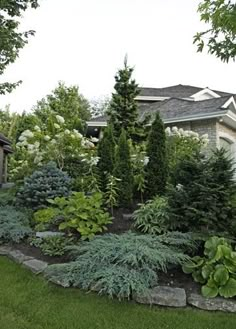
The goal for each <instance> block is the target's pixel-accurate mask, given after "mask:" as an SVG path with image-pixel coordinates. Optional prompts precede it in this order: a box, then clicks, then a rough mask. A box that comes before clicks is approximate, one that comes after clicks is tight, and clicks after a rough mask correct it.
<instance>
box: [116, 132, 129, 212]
mask: <svg viewBox="0 0 236 329" xmlns="http://www.w3.org/2000/svg"><path fill="white" fill-rule="evenodd" d="M114 176H115V177H116V178H118V179H119V181H118V182H117V187H118V203H119V205H120V206H121V207H130V206H131V205H132V200H133V186H134V177H133V170H132V165H131V158H130V148H129V144H128V140H127V136H126V132H125V130H124V129H122V130H121V135H120V138H119V142H118V147H117V151H116V163H115V168H114Z"/></svg>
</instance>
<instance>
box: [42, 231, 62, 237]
mask: <svg viewBox="0 0 236 329" xmlns="http://www.w3.org/2000/svg"><path fill="white" fill-rule="evenodd" d="M63 235H65V233H63V232H53V231H45V232H36V238H41V239H44V238H47V237H49V236H63Z"/></svg>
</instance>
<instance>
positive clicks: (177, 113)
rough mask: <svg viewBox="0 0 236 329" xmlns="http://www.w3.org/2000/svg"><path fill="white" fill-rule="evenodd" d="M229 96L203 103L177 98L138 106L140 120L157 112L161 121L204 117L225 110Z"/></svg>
mask: <svg viewBox="0 0 236 329" xmlns="http://www.w3.org/2000/svg"><path fill="white" fill-rule="evenodd" d="M228 99H229V96H225V97H219V98H211V99H207V100H203V101H198V102H194V101H190V100H183V99H179V98H170V99H167V100H165V101H163V102H155V103H153V104H151V105H149V106H147V105H146V104H145V105H144V106H142V105H140V108H139V111H140V118H141V119H142V118H144V117H145V115H153V114H155V113H156V112H159V113H160V115H161V117H162V119H163V120H167V119H174V118H178V117H179V118H181V117H183V116H194V115H201V114H202V115H204V114H207V113H209V114H210V113H212V112H214V113H216V112H219V113H220V112H221V111H222V110H225V109H223V108H222V106H223V105H224V104H225V103H226V102H227V100H228Z"/></svg>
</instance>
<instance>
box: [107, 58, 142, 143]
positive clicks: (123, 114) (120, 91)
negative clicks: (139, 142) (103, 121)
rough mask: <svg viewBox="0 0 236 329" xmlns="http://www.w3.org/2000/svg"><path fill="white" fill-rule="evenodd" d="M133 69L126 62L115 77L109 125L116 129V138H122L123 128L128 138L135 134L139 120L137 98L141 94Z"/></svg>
mask: <svg viewBox="0 0 236 329" xmlns="http://www.w3.org/2000/svg"><path fill="white" fill-rule="evenodd" d="M132 74H133V68H131V67H129V66H128V64H127V58H125V61H124V68H123V69H121V70H119V71H118V73H117V75H116V76H115V81H116V83H115V86H114V89H115V93H113V94H112V99H111V102H110V108H109V111H108V115H109V123H111V124H112V125H113V127H114V133H115V134H116V136H120V134H121V130H122V128H123V129H125V130H126V132H127V136H128V137H131V136H132V135H133V134H135V125H136V123H137V120H138V107H137V103H136V101H135V97H136V96H138V94H139V89H138V85H137V84H136V82H135V80H132Z"/></svg>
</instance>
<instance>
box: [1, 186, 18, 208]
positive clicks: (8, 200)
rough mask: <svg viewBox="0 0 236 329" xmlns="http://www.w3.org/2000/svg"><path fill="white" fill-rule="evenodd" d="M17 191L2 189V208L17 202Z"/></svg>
mask: <svg viewBox="0 0 236 329" xmlns="http://www.w3.org/2000/svg"><path fill="white" fill-rule="evenodd" d="M15 193H16V191H15V189H0V207H4V206H7V205H12V204H13V203H14V201H15Z"/></svg>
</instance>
